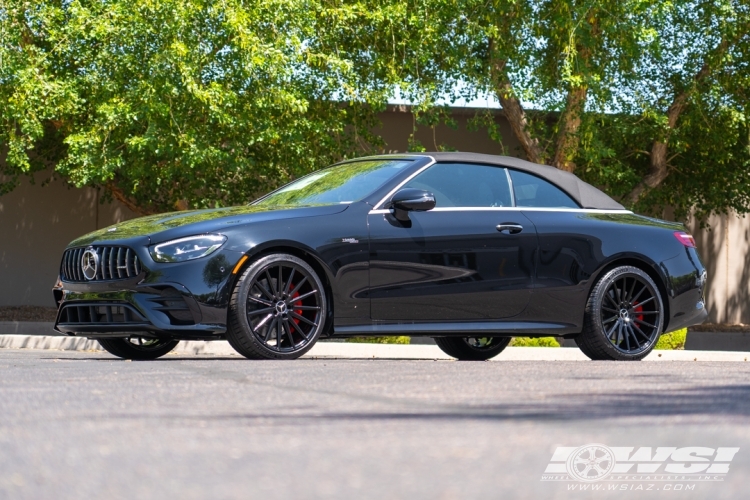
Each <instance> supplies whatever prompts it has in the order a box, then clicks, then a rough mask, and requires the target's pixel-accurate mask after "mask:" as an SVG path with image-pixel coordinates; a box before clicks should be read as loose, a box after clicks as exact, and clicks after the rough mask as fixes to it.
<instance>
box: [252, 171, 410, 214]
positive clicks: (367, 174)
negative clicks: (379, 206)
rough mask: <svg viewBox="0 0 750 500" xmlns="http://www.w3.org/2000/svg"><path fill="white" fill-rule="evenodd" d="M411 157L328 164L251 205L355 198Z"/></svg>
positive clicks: (352, 199)
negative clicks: (327, 166)
mask: <svg viewBox="0 0 750 500" xmlns="http://www.w3.org/2000/svg"><path fill="white" fill-rule="evenodd" d="M410 163H411V160H364V161H356V162H351V163H344V164H343V165H336V166H334V167H329V168H326V169H324V170H320V171H318V172H314V173H312V174H310V175H307V176H305V177H302V178H301V179H299V180H297V181H295V182H292V183H291V184H289V185H288V186H285V187H283V188H281V189H279V190H278V191H274V192H273V193H271V194H269V195H268V196H266V197H265V198H262V199H261V200H259V201H257V202H255V205H269V206H288V205H292V206H294V205H331V204H339V203H352V202H354V201H359V200H361V199H363V198H364V197H366V196H367V195H369V194H370V193H372V192H373V191H375V190H376V189H378V188H379V187H380V186H382V185H383V184H385V183H386V182H387V181H388V180H389V179H391V178H392V177H393V176H394V175H396V174H397V173H398V172H400V171H401V170H403V169H404V168H405V167H406V166H407V165H409V164H410Z"/></svg>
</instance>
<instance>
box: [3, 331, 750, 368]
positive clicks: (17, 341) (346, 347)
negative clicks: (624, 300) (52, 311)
mask: <svg viewBox="0 0 750 500" xmlns="http://www.w3.org/2000/svg"><path fill="white" fill-rule="evenodd" d="M0 349H39V350H61V351H83V352H97V351H101V348H100V347H99V344H98V343H97V342H96V341H95V340H89V339H86V338H78V337H62V336H57V337H50V336H39V335H0ZM170 355H172V356H196V355H210V356H236V357H239V355H238V354H237V353H236V352H235V351H234V349H232V347H231V346H230V345H229V343H228V342H226V341H221V340H218V341H214V342H197V341H191V342H180V344H179V345H178V346H177V348H176V349H175V350H174V351H172V353H170ZM304 357H305V358H313V359H317V358H323V359H414V360H451V359H453V358H451V357H450V356H448V355H446V354H445V353H443V352H442V351H441V350H440V349H439V348H438V347H437V346H434V345H414V344H353V343H344V342H319V343H318V344H316V345H315V347H313V348H312V349H311V350H310V352H309V353H307V354H306V355H305V356H304ZM748 359H750V352H725V351H654V352H652V353H651V354H650V355H649V356H648V357H646V359H645V361H736V362H746V361H748ZM588 360H589V359H588V358H587V357H586V356H585V355H584V354H583V353H582V352H581V351H580V350H578V349H561V348H550V347H508V348H507V349H505V351H503V352H502V354H500V355H499V356H498V357H497V358H494V360H493V361H588Z"/></svg>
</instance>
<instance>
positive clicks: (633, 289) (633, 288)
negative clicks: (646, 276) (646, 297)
mask: <svg viewBox="0 0 750 500" xmlns="http://www.w3.org/2000/svg"><path fill="white" fill-rule="evenodd" d="M637 284H638V280H637V279H635V278H633V286H632V287H630V293H629V294H628V302H631V303H632V302H633V294H634V293H635V286H636V285H637Z"/></svg>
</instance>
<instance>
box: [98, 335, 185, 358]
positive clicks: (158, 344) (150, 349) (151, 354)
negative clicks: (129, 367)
mask: <svg viewBox="0 0 750 500" xmlns="http://www.w3.org/2000/svg"><path fill="white" fill-rule="evenodd" d="M97 341H98V342H99V345H101V346H102V347H103V348H104V350H105V351H107V352H108V353H110V354H114V355H115V356H117V357H120V358H123V359H156V358H160V357H162V356H164V355H165V354H167V353H168V352H170V351H171V350H172V349H174V348H175V347H177V344H179V341H177V340H168V339H149V338H143V337H130V338H126V339H97Z"/></svg>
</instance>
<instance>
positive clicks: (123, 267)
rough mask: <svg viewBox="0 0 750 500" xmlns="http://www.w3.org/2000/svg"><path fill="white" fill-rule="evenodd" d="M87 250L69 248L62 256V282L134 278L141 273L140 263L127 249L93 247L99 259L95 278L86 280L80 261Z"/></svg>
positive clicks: (132, 252)
mask: <svg viewBox="0 0 750 500" xmlns="http://www.w3.org/2000/svg"><path fill="white" fill-rule="evenodd" d="M86 249H87V248H84V247H81V248H71V249H68V250H66V251H65V253H64V254H63V259H62V264H61V266H60V277H61V278H62V280H63V281H80V282H87V281H108V280H120V279H127V278H134V277H135V276H138V275H139V274H140V273H141V261H140V259H138V256H137V255H136V254H135V252H134V251H133V250H131V249H130V248H127V247H110V246H107V247H105V246H100V247H93V250H95V251H96V255H97V256H98V257H99V265H98V266H97V269H96V276H95V277H93V278H91V279H86V277H85V276H84V274H83V268H82V266H81V260H82V258H83V254H84V253H85V252H86Z"/></svg>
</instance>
